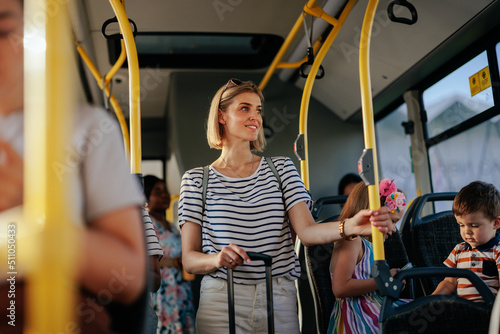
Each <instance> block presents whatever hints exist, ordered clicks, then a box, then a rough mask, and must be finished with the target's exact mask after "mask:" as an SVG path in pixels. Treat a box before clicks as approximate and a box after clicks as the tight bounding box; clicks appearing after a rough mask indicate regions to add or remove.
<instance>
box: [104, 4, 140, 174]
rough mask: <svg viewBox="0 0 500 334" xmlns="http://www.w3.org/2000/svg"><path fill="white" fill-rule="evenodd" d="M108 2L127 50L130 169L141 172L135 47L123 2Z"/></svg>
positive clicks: (138, 79)
mask: <svg viewBox="0 0 500 334" xmlns="http://www.w3.org/2000/svg"><path fill="white" fill-rule="evenodd" d="M110 3H111V6H112V7H113V10H114V12H115V15H116V18H117V19H118V24H119V25H120V31H121V32H122V35H123V40H124V42H125V49H126V50H127V61H128V70H129V92H130V96H129V101H130V169H131V172H132V173H133V174H141V172H142V171H141V169H142V166H141V162H142V151H141V148H142V146H141V86H140V77H139V59H138V57H137V47H136V45H135V40H134V35H133V33H132V28H131V27H130V24H129V21H128V17H127V14H126V13H125V8H124V6H123V4H122V3H121V2H120V1H119V0H110Z"/></svg>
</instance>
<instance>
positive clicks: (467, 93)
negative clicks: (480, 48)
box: [423, 51, 494, 191]
mask: <svg viewBox="0 0 500 334" xmlns="http://www.w3.org/2000/svg"><path fill="white" fill-rule="evenodd" d="M487 66H488V58H487V54H486V51H484V52H482V53H481V54H479V55H478V56H476V57H475V58H473V59H472V60H470V61H469V62H467V63H466V64H464V65H462V66H461V67H460V68H458V69H456V70H455V71H453V72H452V73H450V74H449V75H448V76H446V77H444V78H443V79H441V80H440V81H438V82H437V83H435V84H434V85H433V86H431V87H429V88H428V89H426V90H425V91H424V94H423V102H424V106H425V111H426V112H427V119H428V121H427V132H428V136H429V138H432V137H434V136H435V135H437V134H439V133H441V132H443V131H445V130H448V129H450V128H452V127H454V126H455V125H457V124H460V123H462V122H463V121H465V120H467V119H469V118H471V117H473V116H475V115H477V114H479V113H481V112H483V111H485V110H486V109H489V108H491V107H492V106H494V102H493V94H492V88H491V84H490V86H489V87H488V88H485V89H484V90H481V91H479V92H478V91H477V90H475V89H474V88H472V87H476V86H475V85H474V84H471V83H470V81H469V78H471V77H472V76H474V75H475V74H476V73H478V72H480V71H481V70H483V69H484V68H486V67H487ZM471 80H473V82H474V83H476V81H475V80H474V78H472V79H471ZM477 87H479V85H478V86H477ZM479 89H480V88H478V90H479ZM472 94H474V95H472ZM435 191H436V190H435Z"/></svg>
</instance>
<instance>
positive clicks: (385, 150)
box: [376, 104, 417, 202]
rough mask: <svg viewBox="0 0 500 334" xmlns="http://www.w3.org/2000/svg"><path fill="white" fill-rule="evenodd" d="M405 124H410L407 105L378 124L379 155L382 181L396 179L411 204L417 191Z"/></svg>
mask: <svg viewBox="0 0 500 334" xmlns="http://www.w3.org/2000/svg"><path fill="white" fill-rule="evenodd" d="M403 122H408V113H407V107H406V104H402V105H401V106H399V107H398V108H397V109H396V110H394V111H393V112H392V113H390V114H389V115H387V116H386V117H384V118H383V119H381V120H380V121H378V122H377V124H376V135H377V153H378V160H379V172H380V177H381V179H385V178H388V179H394V181H395V182H396V185H397V186H398V188H400V189H401V190H403V191H404V192H405V194H406V198H407V200H408V202H409V201H411V200H412V199H414V198H415V197H416V194H417V191H416V186H415V176H414V174H413V170H412V165H411V156H410V146H411V139H410V135H406V134H405V132H404V128H403V126H402V125H401V123H403Z"/></svg>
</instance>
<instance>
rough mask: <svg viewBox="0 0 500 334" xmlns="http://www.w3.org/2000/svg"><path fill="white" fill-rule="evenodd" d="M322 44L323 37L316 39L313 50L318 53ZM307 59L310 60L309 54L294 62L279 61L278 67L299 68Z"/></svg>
mask: <svg viewBox="0 0 500 334" xmlns="http://www.w3.org/2000/svg"><path fill="white" fill-rule="evenodd" d="M320 46H321V37H320V38H319V39H318V40H317V41H316V43H314V45H313V52H314V53H316V52H317V51H318V49H319V47H320ZM307 60H308V58H307V56H305V57H304V58H302V59H301V60H299V61H296V62H294V63H285V62H282V63H278V65H277V66H276V68H299V67H300V65H302V64H303V63H304V62H306V61H307Z"/></svg>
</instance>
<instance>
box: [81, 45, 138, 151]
mask: <svg viewBox="0 0 500 334" xmlns="http://www.w3.org/2000/svg"><path fill="white" fill-rule="evenodd" d="M122 43H123V42H122ZM122 47H123V46H122ZM76 50H77V51H78V53H79V54H80V57H81V58H82V60H83V62H84V63H85V64H86V65H87V67H88V69H89V70H90V73H92V76H93V77H94V79H95V80H96V82H97V84H98V85H99V88H101V89H105V93H106V96H108V97H109V102H110V103H111V106H112V107H113V110H114V111H115V115H116V118H117V119H118V123H119V124H120V128H121V131H122V137H123V147H124V148H125V153H126V154H127V157H130V137H129V134H128V127H127V122H126V121H125V117H124V116H123V111H122V109H121V107H120V104H119V103H118V101H117V100H116V98H115V96H114V95H113V94H111V95H110V90H109V87H108V85H107V84H106V79H104V81H105V82H104V85H105V87H103V86H102V77H101V74H100V73H99V71H98V70H97V68H96V67H95V65H94V63H93V62H92V60H91V59H90V57H89V56H88V54H87V52H85V50H84V49H83V47H82V46H81V45H79V44H77V46H76ZM122 53H123V54H125V48H124V47H123V49H122ZM125 56H126V54H125ZM120 58H121V54H120ZM124 60H125V59H124ZM116 64H118V61H117V62H116V63H115V66H116ZM122 64H123V61H122ZM115 66H114V67H115ZM119 66H121V65H119ZM110 72H111V70H110ZM110 72H108V74H109V73H110ZM115 73H116V72H115ZM113 75H114V73H113ZM113 75H111V76H110V78H109V80H111V78H112V77H113ZM107 76H108V75H106V77H107ZM108 83H109V81H108Z"/></svg>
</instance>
